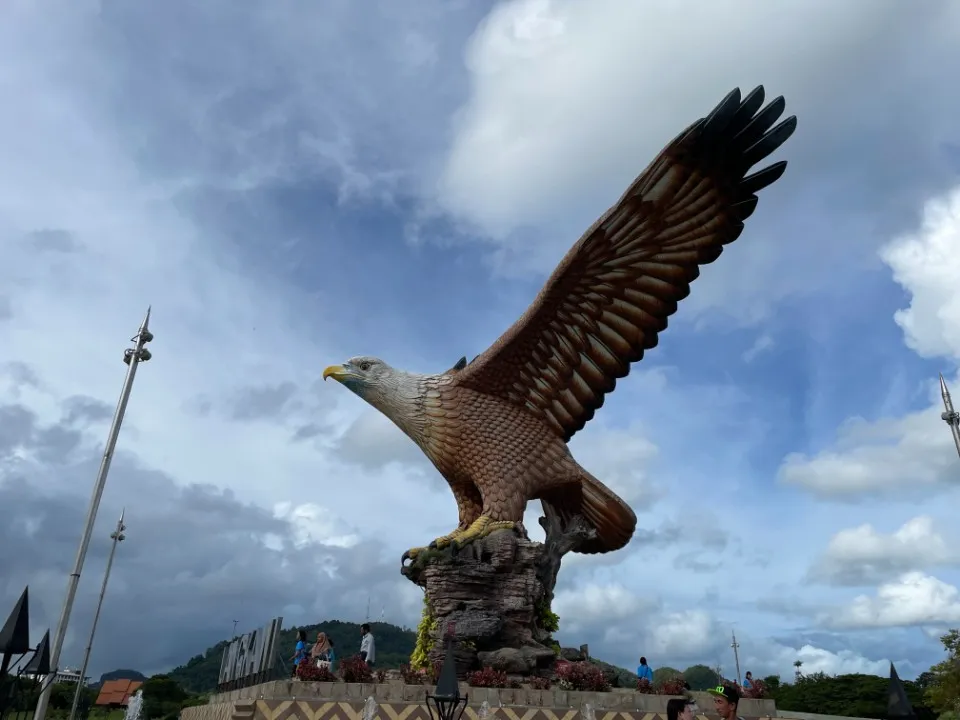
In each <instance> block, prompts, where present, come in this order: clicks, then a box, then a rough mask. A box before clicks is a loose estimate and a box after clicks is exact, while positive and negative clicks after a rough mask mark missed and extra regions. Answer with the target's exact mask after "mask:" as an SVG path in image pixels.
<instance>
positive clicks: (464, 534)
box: [453, 515, 517, 547]
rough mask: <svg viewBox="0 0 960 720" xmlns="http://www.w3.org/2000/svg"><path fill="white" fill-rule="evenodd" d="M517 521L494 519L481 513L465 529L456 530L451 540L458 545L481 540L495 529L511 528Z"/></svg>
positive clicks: (514, 526) (513, 527)
mask: <svg viewBox="0 0 960 720" xmlns="http://www.w3.org/2000/svg"><path fill="white" fill-rule="evenodd" d="M516 527H517V523H515V522H513V521H512V520H494V519H493V518H491V517H489V516H487V515H481V516H480V517H478V518H477V519H476V520H474V521H473V523H471V524H470V527H468V528H467V529H466V530H458V531H457V532H456V533H454V535H456V536H457V537H456V538H455V539H454V540H453V542H455V543H456V544H457V546H458V547H463V546H464V545H466V544H467V543H469V542H473V541H474V540H481V539H483V538H485V537H486V536H487V535H489V534H490V533H492V532H494V531H496V530H513V529H515V528H516Z"/></svg>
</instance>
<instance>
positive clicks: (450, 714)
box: [427, 633, 469, 720]
mask: <svg viewBox="0 0 960 720" xmlns="http://www.w3.org/2000/svg"><path fill="white" fill-rule="evenodd" d="M451 635H452V633H451V634H448V635H447V639H446V642H445V643H444V645H445V647H444V649H443V666H442V667H441V668H440V677H439V678H438V680H437V688H436V690H434V691H433V695H431V694H430V693H427V712H428V713H429V714H430V720H460V718H461V717H462V716H463V711H464V710H466V709H467V698H468V697H469V695H464V696H463V697H460V685H459V683H457V665H456V661H455V660H454V657H453V637H452V636H451ZM431 703H432V705H431Z"/></svg>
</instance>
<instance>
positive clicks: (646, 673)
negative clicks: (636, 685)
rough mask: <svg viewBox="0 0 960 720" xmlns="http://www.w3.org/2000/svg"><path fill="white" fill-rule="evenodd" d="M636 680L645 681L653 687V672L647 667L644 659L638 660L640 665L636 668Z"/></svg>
mask: <svg viewBox="0 0 960 720" xmlns="http://www.w3.org/2000/svg"><path fill="white" fill-rule="evenodd" d="M637 680H646V681H647V682H648V683H650V684H651V685H653V670H651V669H650V666H649V665H647V659H646V658H645V657H641V658H640V664H639V665H638V666H637Z"/></svg>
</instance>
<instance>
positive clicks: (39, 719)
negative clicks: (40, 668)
mask: <svg viewBox="0 0 960 720" xmlns="http://www.w3.org/2000/svg"><path fill="white" fill-rule="evenodd" d="M151 340H153V333H152V332H150V308H147V315H146V317H144V318H143V322H142V323H141V324H140V329H139V330H138V331H137V334H136V335H134V336H133V337H132V338H131V342H135V343H136V345H135V346H134V347H132V348H127V349H126V350H124V351H123V362H125V363H126V364H127V376H126V378H125V379H124V381H123V389H122V390H121V391H120V400H119V402H118V403H117V410H116V412H115V413H114V415H113V422H112V423H111V425H110V432H109V433H108V434H107V445H106V447H105V448H104V450H103V459H102V460H101V461H100V470H99V471H98V472H97V480H96V483H95V484H94V487H93V497H91V498H90V506H89V508H88V509H87V520H86V523H85V524H84V527H83V535H82V536H81V538H80V547H79V548H78V549H77V559H76V560H75V561H74V564H73V571H72V572H71V573H70V578H69V579H68V580H67V595H66V597H65V598H64V600H63V608H62V609H61V611H60V621H59V622H58V623H57V632H56V634H55V635H54V636H53V643H52V645H51V648H50V663H51V664H52V665H53V666H54V667H56V666H57V663H59V662H60V651H61V650H62V649H63V640H64V638H65V637H66V636H67V625H69V624H70V613H71V611H72V610H73V601H74V600H75V599H76V597H77V585H78V584H79V583H80V573H81V572H82V571H83V561H84V560H85V559H86V557H87V548H88V547H89V546H90V537H91V536H92V535H93V524H94V523H95V522H96V520H97V510H99V509H100V498H101V497H102V496H103V488H104V486H105V485H106V484H107V474H108V473H109V472H110V462H111V461H112V460H113V451H114V449H116V447H117V437H118V436H119V435H120V426H121V425H122V424H123V416H124V414H125V413H126V411H127V402H128V401H129V400H130V391H131V390H132V389H133V380H134V378H135V377H136V375H137V366H138V365H139V364H140V363H142V362H147V361H148V360H149V359H150V358H151V357H152V354H151V353H150V351H149V350H147V348H146V347H144V346H145V345H146V344H147V343H148V342H150V341H151ZM49 704H50V686H49V685H48V686H47V687H46V688H44V690H43V692H41V693H40V699H39V700H38V701H37V710H36V712H35V713H34V714H33V720H44V718H46V716H47V706H48V705H49Z"/></svg>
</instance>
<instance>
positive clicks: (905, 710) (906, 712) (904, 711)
mask: <svg viewBox="0 0 960 720" xmlns="http://www.w3.org/2000/svg"><path fill="white" fill-rule="evenodd" d="M887 696H888V697H887V720H917V715H916V713H915V712H913V706H912V705H911V704H910V699H909V698H908V697H907V691H906V690H904V689H903V683H902V682H900V676H899V675H897V669H896V668H895V667H894V666H893V663H890V689H889V690H888V692H887Z"/></svg>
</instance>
